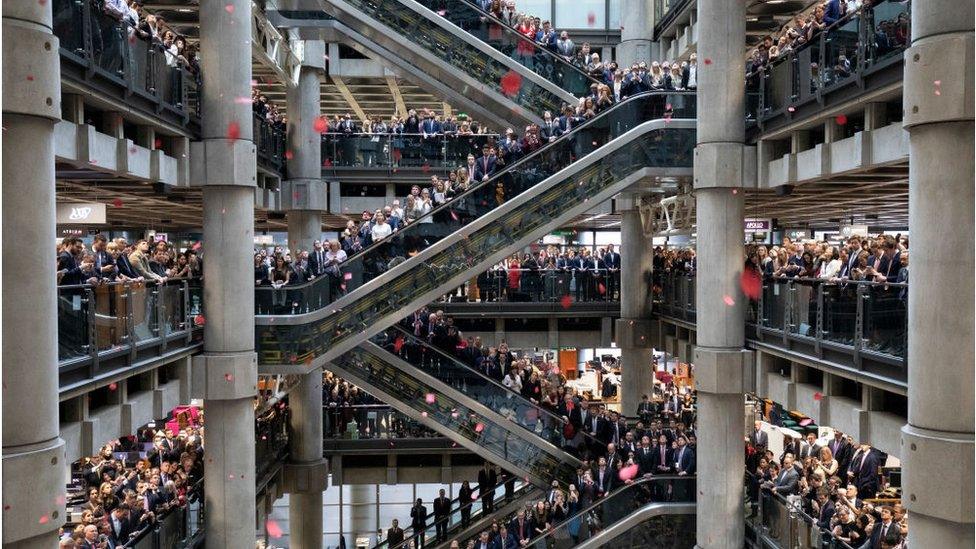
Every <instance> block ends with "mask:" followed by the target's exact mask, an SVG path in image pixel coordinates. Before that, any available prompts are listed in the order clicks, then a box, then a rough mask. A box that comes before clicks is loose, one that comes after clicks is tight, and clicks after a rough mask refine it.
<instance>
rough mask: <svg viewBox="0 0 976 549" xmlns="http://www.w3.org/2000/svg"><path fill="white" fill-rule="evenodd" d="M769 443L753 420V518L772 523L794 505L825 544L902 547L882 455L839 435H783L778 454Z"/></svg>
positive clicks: (898, 510)
mask: <svg viewBox="0 0 976 549" xmlns="http://www.w3.org/2000/svg"><path fill="white" fill-rule="evenodd" d="M768 445H769V435H768V433H766V432H764V430H763V428H762V422H760V421H757V422H756V425H755V429H754V430H753V431H752V433H750V435H749V436H748V438H747V441H746V456H747V457H746V471H747V491H748V496H749V501H750V503H751V509H752V515H753V516H757V515H759V514H760V509H761V510H762V515H763V516H759V517H758V518H759V519H761V520H764V521H766V522H767V523H775V522H776V519H777V518H779V517H778V514H779V513H785V512H786V511H785V508H786V507H787V506H793V507H795V508H796V509H798V510H799V511H802V513H803V518H804V520H806V521H808V522H811V523H815V524H816V526H817V527H818V528H819V530H820V532H821V535H822V536H823V538H824V541H825V542H826V541H829V539H830V538H833V539H836V540H839V541H842V542H844V543H846V544H847V545H848V546H851V547H863V548H866V549H902V548H903V547H905V545H904V544H905V541H906V536H907V534H908V522H907V513H906V511H905V510H904V508H903V507H902V506H901V504H900V503H897V502H896V501H897V496H892V495H891V494H887V495H886V494H884V493H883V488H884V486H883V485H882V483H883V478H884V477H883V476H882V474H881V472H880V471H881V468H882V467H883V466H884V464H885V462H886V460H887V457H888V456H887V455H886V454H885V453H884V452H881V451H880V450H877V449H875V448H872V447H871V446H870V445H867V444H858V443H856V442H855V441H854V439H853V438H852V437H851V436H850V435H845V434H844V433H842V432H840V431H834V433H833V436H832V437H831V438H829V439H828V440H822V439H818V438H817V434H816V433H814V432H813V431H810V432H808V433H807V434H806V435H805V436H803V437H802V438H790V437H786V439H785V441H784V444H783V448H784V449H783V452H782V453H781V454H780V455H779V456H776V455H774V453H773V452H772V451H771V450H769V449H768ZM883 496H885V497H883ZM879 498H880V501H879Z"/></svg>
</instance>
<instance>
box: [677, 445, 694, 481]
mask: <svg viewBox="0 0 976 549" xmlns="http://www.w3.org/2000/svg"><path fill="white" fill-rule="evenodd" d="M673 459H674V472H675V474H677V473H680V472H682V471H684V472H685V473H687V474H689V475H694V474H695V451H694V450H692V449H691V448H689V447H687V446H685V449H684V452H682V451H681V448H678V449H677V450H674V457H673Z"/></svg>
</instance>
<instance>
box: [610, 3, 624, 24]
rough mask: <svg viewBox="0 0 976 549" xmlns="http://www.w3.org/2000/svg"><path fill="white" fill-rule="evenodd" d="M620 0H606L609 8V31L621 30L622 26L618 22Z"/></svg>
mask: <svg viewBox="0 0 976 549" xmlns="http://www.w3.org/2000/svg"><path fill="white" fill-rule="evenodd" d="M621 1H622V0H607V6H608V8H609V10H610V20H609V21H607V29H608V30H611V31H615V30H623V26H622V24H621V22H620V3H621Z"/></svg>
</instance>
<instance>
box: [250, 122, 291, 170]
mask: <svg viewBox="0 0 976 549" xmlns="http://www.w3.org/2000/svg"><path fill="white" fill-rule="evenodd" d="M252 125H253V129H254V148H255V151H256V153H257V162H258V165H259V166H264V167H266V168H268V169H270V170H272V171H274V172H277V173H278V174H279V175H283V174H284V168H285V144H286V142H287V136H286V135H285V131H284V130H282V129H280V128H277V127H275V125H274V124H273V123H271V122H269V121H268V119H267V118H265V117H263V116H261V115H259V114H258V113H253V118H252Z"/></svg>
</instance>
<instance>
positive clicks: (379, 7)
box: [336, 0, 566, 116]
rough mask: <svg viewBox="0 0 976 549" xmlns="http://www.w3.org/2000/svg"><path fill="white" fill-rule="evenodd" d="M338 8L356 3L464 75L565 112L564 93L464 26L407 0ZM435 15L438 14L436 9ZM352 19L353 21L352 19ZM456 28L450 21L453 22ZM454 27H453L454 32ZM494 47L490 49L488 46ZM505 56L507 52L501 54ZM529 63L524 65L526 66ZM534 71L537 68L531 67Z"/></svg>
mask: <svg viewBox="0 0 976 549" xmlns="http://www.w3.org/2000/svg"><path fill="white" fill-rule="evenodd" d="M336 5H337V6H338V8H339V9H343V7H344V6H343V5H347V6H351V7H352V8H355V9H357V10H359V11H361V12H363V13H365V14H366V15H368V16H369V17H371V18H372V19H373V20H375V21H376V22H378V23H380V24H382V25H385V26H386V27H388V28H389V29H390V30H392V32H394V33H397V34H399V35H401V36H403V37H405V38H407V39H409V40H410V42H411V43H412V44H413V45H414V46H416V47H418V48H422V49H423V50H424V51H425V52H426V53H427V54H431V55H434V56H436V57H437V58H439V59H440V60H441V61H443V62H444V63H446V64H447V65H449V66H450V67H452V68H453V69H455V70H458V71H460V72H461V73H462V74H466V75H467V76H469V77H471V78H473V79H474V80H475V81H477V82H479V83H481V84H483V85H485V86H487V87H488V88H490V89H492V90H494V91H495V92H497V93H499V94H501V95H504V96H506V97H508V98H509V99H511V100H512V101H514V102H515V104H517V105H520V106H521V107H522V108H524V109H525V110H526V111H528V112H532V113H536V114H537V115H539V116H541V115H542V113H543V112H545V111H551V112H553V113H558V112H560V110H561V108H562V105H563V104H564V103H565V102H566V100H565V99H564V97H563V96H562V95H559V94H557V93H555V92H554V91H553V90H551V89H550V88H551V87H555V86H546V85H542V84H541V83H538V82H536V81H535V80H533V79H530V78H528V77H527V76H523V75H522V74H521V72H520V71H517V70H514V69H513V66H515V65H516V64H517V63H516V62H517V61H519V60H518V59H517V60H515V61H516V62H512V61H511V60H509V59H505V60H502V59H498V58H497V57H496V56H494V55H492V54H491V53H489V52H488V51H485V50H483V49H482V48H480V47H478V46H479V45H481V46H482V47H485V48H488V46H485V45H483V44H479V43H478V42H476V41H474V40H470V41H469V40H465V37H464V31H462V30H460V29H450V28H445V27H442V26H441V25H439V24H438V23H437V22H435V21H433V20H431V19H430V18H429V16H428V14H425V13H423V12H422V11H420V10H416V9H414V8H413V7H411V6H409V5H408V4H407V3H406V2H402V1H400V0H336ZM464 8H465V6H464V5H463V4H461V3H460V2H455V3H452V6H451V9H450V10H449V11H448V12H445V13H451V14H458V16H460V14H461V13H462V11H463V10H464ZM433 17H438V16H437V15H436V14H434V15H433ZM347 24H348V21H347ZM448 27H451V25H448ZM452 30H453V31H454V32H452ZM376 31H377V32H380V33H387V32H390V31H388V30H386V29H376ZM494 32H497V33H500V36H504V35H509V36H510V38H511V40H515V39H516V38H515V37H514V35H515V34H516V33H515V31H514V30H513V29H510V28H507V27H504V26H503V25H497V26H496V29H495V31H494ZM489 49H490V48H489ZM499 57H503V56H499ZM523 66H525V65H523ZM526 68H527V69H528V70H531V69H532V67H527V66H526Z"/></svg>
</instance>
